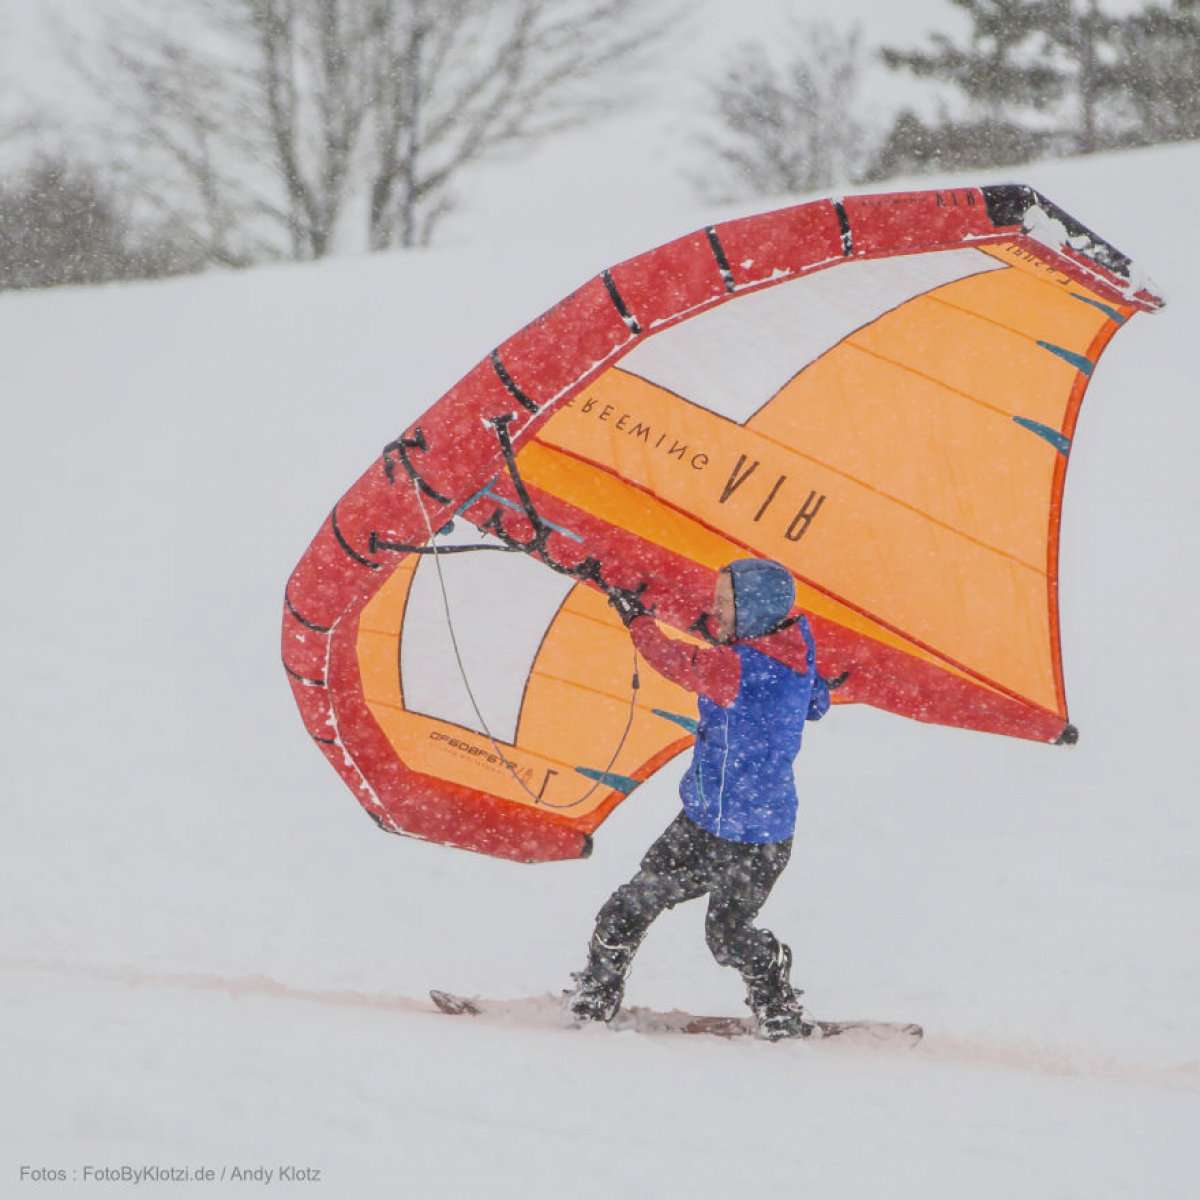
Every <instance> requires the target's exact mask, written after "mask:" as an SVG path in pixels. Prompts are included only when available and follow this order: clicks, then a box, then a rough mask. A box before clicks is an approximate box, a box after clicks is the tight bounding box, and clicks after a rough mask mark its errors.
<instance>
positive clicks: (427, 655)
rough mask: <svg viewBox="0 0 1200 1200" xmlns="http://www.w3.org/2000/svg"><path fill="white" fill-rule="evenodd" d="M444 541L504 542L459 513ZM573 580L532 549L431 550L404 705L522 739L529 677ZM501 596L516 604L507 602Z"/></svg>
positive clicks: (407, 637) (413, 614)
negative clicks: (523, 703)
mask: <svg viewBox="0 0 1200 1200" xmlns="http://www.w3.org/2000/svg"><path fill="white" fill-rule="evenodd" d="M437 544H438V545H439V547H442V548H444V549H450V548H451V547H453V546H463V545H471V546H477V545H491V546H492V547H495V546H496V545H498V543H497V542H496V540H495V539H494V538H489V537H486V536H484V535H482V534H480V532H479V531H478V530H477V529H475V528H474V527H473V526H471V525H470V524H468V523H467V522H466V521H463V520H461V519H460V520H458V521H456V522H455V527H454V531H453V532H452V533H451V534H449V535H448V536H447V535H439V536H438V538H437ZM439 568H440V569H439ZM573 584H574V581H573V580H572V579H570V578H568V577H567V576H565V575H560V574H558V573H557V572H555V571H549V570H547V569H546V567H545V566H544V565H543V564H542V563H539V562H536V561H534V560H533V559H532V558H530V557H529V556H528V555H527V554H519V553H505V552H503V551H499V550H496V549H490V550H480V551H476V552H467V553H454V554H439V555H438V556H437V557H436V561H435V557H434V556H433V555H432V554H426V555H424V556H423V557H422V559H421V562H420V563H419V565H418V566H417V570H416V572H415V573H414V577H413V582H412V586H411V588H410V590H409V594H408V603H407V605H406V607H405V613H404V627H403V629H402V630H401V634H400V682H401V687H402V689H403V693H404V706H405V708H407V709H408V710H409V712H417V713H423V714H425V715H426V716H429V717H436V718H437V719H439V720H442V721H449V722H451V723H452V724H455V725H460V726H462V727H463V728H464V729H473V730H475V731H476V732H477V733H482V734H485V735H487V734H490V735H491V736H492V737H494V738H495V739H496V740H497V741H500V742H507V743H508V744H509V745H512V744H513V743H515V741H516V736H517V721H518V719H519V717H520V713H521V700H522V697H523V695H524V690H525V681H526V679H527V678H528V676H529V671H530V668H531V667H532V666H533V662H534V659H535V658H536V656H537V652H538V649H539V647H540V646H541V643H542V639H543V637H544V636H545V633H546V630H547V628H548V627H549V626H550V623H551V621H553V619H554V616H555V614H556V613H557V612H558V610H559V608H560V607H561V606H562V603H563V601H564V600H565V599H566V597H567V594H568V593H569V592H570V590H571V588H572V586H573ZM443 585H444V588H445V591H444V593H443ZM500 597H509V598H515V600H516V602H515V603H509V604H502V603H500V602H499V598H500ZM447 613H448V614H449V619H448V618H447ZM464 676H465V678H464ZM468 684H469V690H468ZM472 695H473V696H474V701H472ZM476 705H478V708H479V712H478V713H477V712H476ZM480 715H482V717H483V720H482V721H481V720H480ZM485 725H486V728H485Z"/></svg>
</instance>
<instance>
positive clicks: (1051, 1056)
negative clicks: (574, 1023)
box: [0, 958, 1200, 1093]
mask: <svg viewBox="0 0 1200 1200" xmlns="http://www.w3.org/2000/svg"><path fill="white" fill-rule="evenodd" d="M0 964H2V965H3V967H4V968H5V969H7V970H18V971H30V972H35V973H38V974H42V975H55V976H66V977H70V978H75V979H86V980H89V981H92V982H97V983H112V984H117V985H122V986H126V987H139V988H168V989H182V990H185V991H191V992H216V993H223V994H225V995H228V996H232V997H233V998H234V999H235V1000H244V999H266V1000H284V1001H289V1002H298V1003H302V1004H315V1005H325V1006H329V1007H334V1008H349V1009H354V1008H357V1009H371V1010H375V1011H378V1012H392V1013H404V1014H408V1015H413V1016H437V1017H439V1018H440V1017H443V1016H445V1014H443V1013H441V1012H440V1011H439V1010H438V1008H437V1007H436V1005H434V1003H433V1002H432V1001H431V1000H429V999H416V998H414V997H411V996H403V995H389V994H388V993H385V992H362V991H356V990H353V989H348V988H346V989H340V988H313V987H298V986H296V985H294V984H290V983H284V982H283V981H281V980H278V979H272V978H271V977H270V976H269V975H261V974H255V975H219V974H216V973H211V974H210V973H206V972H200V971H195V972H182V971H181V972H165V971H164V972H154V971H138V970H133V969H131V968H123V967H108V966H103V965H101V964H89V963H68V962H55V961H50V960H37V959H21V958H12V959H0ZM459 1019H460V1020H463V1021H471V1022H478V1023H479V1024H480V1025H484V1026H498V1027H509V1028H512V1027H514V1026H517V1027H520V1028H522V1029H527V1030H533V1029H543V1030H546V1031H547V1032H552V1031H556V1030H557V1031H563V1030H564V1027H563V1026H559V1025H555V1024H553V1023H552V1022H547V1021H545V1020H543V1019H540V1018H539V1017H538V1016H535V1015H532V1014H529V1013H503V1012H501V1013H493V1014H489V1015H487V1016H483V1017H472V1016H464V1017H461V1018H459ZM566 1031H569V1030H566ZM637 1036H639V1037H662V1036H668V1037H672V1038H674V1037H678V1036H679V1035H678V1034H667V1035H663V1034H655V1033H653V1032H647V1031H644V1032H640V1033H639V1034H638V1035H637ZM750 1044H754V1043H750ZM831 1044H832V1045H833V1046H835V1048H836V1049H835V1053H837V1052H844V1053H855V1054H859V1053H861V1054H864V1055H865V1054H870V1055H887V1056H889V1057H897V1056H900V1057H904V1056H908V1055H915V1056H916V1058H917V1059H918V1060H924V1061H928V1062H932V1063H937V1064H946V1065H949V1066H958V1067H975V1068H998V1069H1003V1070H1012V1071H1029V1072H1036V1073H1038V1074H1042V1075H1054V1076H1062V1077H1065V1078H1080V1079H1091V1080H1095V1081H1097V1082H1100V1083H1109V1084H1135V1085H1147V1086H1151V1087H1157V1088H1166V1089H1172V1090H1179V1091H1188V1092H1197V1093H1200V1061H1189V1062H1184V1063H1179V1064H1177V1065H1173V1066H1171V1065H1168V1066H1161V1065H1155V1064H1150V1063H1137V1062H1130V1061H1126V1060H1122V1059H1119V1058H1117V1057H1115V1056H1112V1055H1108V1054H1102V1055H1097V1054H1091V1053H1089V1052H1088V1051H1086V1050H1084V1049H1081V1048H1078V1047H1075V1048H1067V1047H1061V1046H1044V1045H1037V1044H1035V1043H1032V1042H1027V1041H1021V1040H1016V1039H1009V1038H997V1037H993V1036H990V1035H984V1034H974V1035H960V1034H954V1033H949V1032H945V1031H937V1030H934V1031H930V1030H928V1029H926V1031H925V1037H924V1039H923V1040H922V1042H921V1043H920V1045H919V1046H917V1047H915V1048H910V1047H907V1046H899V1045H897V1046H876V1047H870V1048H869V1049H868V1048H864V1047H863V1046H862V1045H861V1043H839V1042H836V1041H835V1042H833V1043H831ZM825 1052H826V1048H825V1047H824V1046H822V1053H825Z"/></svg>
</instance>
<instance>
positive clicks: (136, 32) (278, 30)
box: [74, 0, 665, 263]
mask: <svg viewBox="0 0 1200 1200" xmlns="http://www.w3.org/2000/svg"><path fill="white" fill-rule="evenodd" d="M163 7H164V6H160V5H157V4H154V3H151V2H150V0H138V2H137V3H136V4H134V5H133V6H132V7H129V8H127V10H126V11H125V13H124V14H123V16H122V18H121V19H120V21H119V23H114V24H112V25H111V26H110V28H109V33H108V37H107V38H106V42H105V45H104V47H103V48H102V50H101V52H100V53H99V55H98V56H92V57H89V56H88V55H86V54H85V53H82V52H81V51H80V50H78V49H76V51H75V52H74V61H75V63H76V66H77V68H78V69H79V70H80V72H81V73H82V74H84V75H85V76H86V77H87V78H88V79H89V80H90V82H91V83H92V85H93V87H94V88H95V90H96V92H97V94H98V95H100V96H102V97H103V98H104V100H105V102H106V105H107V107H108V110H109V111H110V112H113V113H116V114H118V115H119V116H120V118H121V128H122V129H123V130H124V134H123V138H124V140H125V144H126V145H127V146H128V147H129V148H130V150H131V151H132V152H131V153H129V154H127V155H126V159H127V164H128V167H129V171H130V175H131V177H138V178H140V179H142V180H146V179H147V178H148V177H149V176H150V175H151V174H152V172H148V171H147V165H148V164H149V163H150V162H151V161H153V162H155V163H158V164H164V165H165V166H166V167H167V170H166V175H165V176H164V178H163V180H162V184H164V185H165V183H166V181H167V178H168V177H169V179H170V180H173V181H174V185H175V186H174V187H169V186H163V185H160V186H157V187H145V186H143V191H144V192H145V194H146V195H147V196H148V197H153V198H155V199H156V200H157V201H158V202H159V203H160V204H161V205H163V206H166V207H173V208H175V209H176V210H178V211H182V212H183V213H184V214H185V215H186V217H187V219H188V221H189V223H190V226H191V227H192V228H193V229H194V231H195V236H196V239H197V241H198V243H200V244H203V245H204V246H206V247H207V252H208V253H209V255H210V257H212V258H213V259H214V260H215V261H220V262H234V263H236V262H241V261H251V260H254V259H259V258H263V257H267V256H271V255H274V256H284V257H291V258H319V257H321V256H323V255H325V254H327V253H329V252H330V250H331V249H333V248H334V246H335V244H336V240H337V238H338V237H339V236H343V235H344V231H345V229H346V225H347V222H348V219H349V216H350V215H351V214H354V215H355V216H356V217H358V219H360V220H363V221H364V225H365V228H364V229H363V236H362V237H361V242H365V243H366V244H367V245H368V246H370V247H371V248H373V249H381V248H384V247H387V246H392V245H397V244H400V245H416V244H423V243H425V242H427V241H428V240H429V238H430V237H431V235H432V233H433V231H434V228H435V227H436V225H437V222H438V220H439V219H440V218H441V217H442V216H444V215H445V213H446V212H448V211H449V210H450V208H451V206H452V205H453V203H454V200H455V196H454V191H453V186H454V184H455V183H456V182H457V181H458V180H459V178H460V177H461V175H462V173H463V172H464V171H465V170H466V169H467V168H469V167H470V166H471V165H473V164H475V163H477V162H479V161H480V160H481V159H483V158H485V157H487V156H489V155H494V154H497V153H498V152H500V151H501V150H502V149H505V148H509V149H512V148H515V147H517V146H518V145H519V144H521V143H527V142H529V141H531V140H532V139H534V138H538V137H541V136H544V135H546V134H549V133H552V132H555V131H558V130H561V129H565V128H568V127H570V126H573V125H579V124H582V123H584V122H585V121H588V120H591V119H594V118H595V117H597V116H599V115H602V114H603V113H604V112H606V111H608V109H609V107H610V105H609V104H608V103H607V100H608V96H607V95H606V94H605V88H606V86H609V87H613V86H615V83H614V82H613V81H615V80H617V79H619V78H622V76H621V75H620V74H619V71H620V69H621V68H629V67H632V66H634V65H635V64H636V62H637V60H638V57H639V52H640V51H641V50H642V49H644V48H645V47H647V46H648V45H649V44H651V43H652V42H653V40H654V39H655V38H656V37H658V36H660V35H661V34H662V32H663V31H664V28H665V26H664V25H663V23H662V21H661V14H662V6H661V5H657V6H655V5H653V4H652V3H651V0H180V2H179V3H177V4H175V5H173V6H170V7H171V12H170V14H167V13H164V11H163ZM652 8H657V10H658V13H659V17H660V20H659V23H658V24H653V23H652V22H651V20H650V17H649V15H648V14H649V12H650V10H651V9H652ZM168 17H170V18H172V19H171V20H168ZM361 242H360V244H361Z"/></svg>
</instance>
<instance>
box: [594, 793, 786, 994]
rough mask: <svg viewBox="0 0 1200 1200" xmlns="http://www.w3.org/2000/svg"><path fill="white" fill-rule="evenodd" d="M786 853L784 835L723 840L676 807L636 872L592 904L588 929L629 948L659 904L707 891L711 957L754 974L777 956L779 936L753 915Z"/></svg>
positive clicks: (671, 903)
mask: <svg viewBox="0 0 1200 1200" xmlns="http://www.w3.org/2000/svg"><path fill="white" fill-rule="evenodd" d="M791 853H792V839H791V838H788V839H787V841H784V842H770V843H766V844H763V845H760V844H751V843H747V842H730V841H726V840H725V839H724V838H719V837H716V836H715V835H713V834H711V833H709V832H708V831H707V830H705V829H701V828H700V826H699V825H697V824H696V823H695V822H694V821H691V820H689V818H688V817H687V816H686V815H685V814H684V813H680V814H679V816H677V817H676V818H675V820H674V821H672V822H671V824H670V825H668V826H667V828H666V830H665V831H664V832H663V833H662V835H661V836H660V837H659V839H658V840H657V841H656V842H655V843H654V845H652V846H651V847H650V849H649V850H648V851H647V852H646V856H645V858H643V859H642V862H641V866H640V867H639V868H638V872H637V874H636V875H635V876H634V877H633V878H632V879H631V880H630V881H629V882H628V883H626V884H624V885H622V886H621V887H619V888H617V890H616V891H615V892H614V893H613V894H612V896H611V897H609V899H608V901H607V903H605V905H604V907H603V908H602V909H601V910H600V913H599V915H598V916H597V918H596V935H597V937H598V938H599V940H600V941H601V942H603V943H604V944H606V945H608V946H624V947H629V948H630V950H631V951H632V950H633V949H635V948H636V947H637V946H638V945H639V944H640V943H641V941H642V939H643V938H644V937H645V936H646V933H647V932H648V931H649V929H650V926H651V924H653V922H654V920H655V918H656V917H658V916H659V915H660V914H661V913H662V912H663V910H664V909H668V908H674V907H675V905H677V904H681V903H683V902H684V901H685V900H695V899H697V898H698V897H699V896H703V895H706V894H707V896H708V914H707V917H706V918H705V924H704V932H705V937H706V940H707V941H708V948H709V949H710V950H711V951H712V953H713V957H714V958H715V959H716V960H717V962H719V963H720V964H721V965H722V966H727V967H733V968H735V969H736V970H737V971H739V972H740V973H741V974H742V975H743V976H744V977H746V978H748V979H749V978H754V977H760V976H762V975H764V974H766V972H767V971H769V970H770V969H771V966H772V964H773V963H774V962H776V961H777V959H778V955H779V951H780V943H779V941H778V939H777V938H776V937H775V935H774V934H773V933H771V932H770V931H769V930H766V929H759V928H756V927H755V925H754V924H753V921H754V918H755V917H756V916H758V912H759V909H761V908H762V906H763V905H764V904H765V903H766V900H767V897H768V896H769V895H770V893H771V889H772V887H774V886H775V881H776V880H777V879H778V878H779V876H780V874H781V873H782V871H783V868H784V867H786V866H787V862H788V859H789V858H790V857H791Z"/></svg>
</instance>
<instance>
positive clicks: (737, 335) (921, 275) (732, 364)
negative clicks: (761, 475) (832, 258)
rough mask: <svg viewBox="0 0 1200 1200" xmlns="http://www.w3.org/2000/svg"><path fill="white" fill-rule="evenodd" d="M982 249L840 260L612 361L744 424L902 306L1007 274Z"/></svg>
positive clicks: (695, 320)
mask: <svg viewBox="0 0 1200 1200" xmlns="http://www.w3.org/2000/svg"><path fill="white" fill-rule="evenodd" d="M1004 269H1005V264H1004V263H1001V262H998V261H997V260H996V259H995V258H993V257H991V256H990V255H988V254H984V253H983V252H982V251H980V250H942V251H936V252H933V253H925V254H904V255H897V256H895V257H893V258H878V259H864V260H862V261H859V262H849V263H839V264H838V265H837V268H836V270H822V271H815V272H813V274H811V275H804V276H801V277H800V278H798V279H794V280H791V281H789V282H787V283H780V284H776V285H775V286H773V287H768V288H764V289H762V290H761V291H758V292H751V293H749V294H747V295H745V296H741V297H736V298H735V299H733V300H732V301H730V302H727V303H725V304H721V305H718V306H717V307H716V308H714V309H712V310H711V311H710V312H707V313H702V314H701V315H699V316H696V317H693V318H692V319H691V320H690V321H684V322H683V323H682V324H679V325H674V326H671V327H670V328H668V329H665V330H663V331H662V332H661V333H657V334H655V335H654V336H652V337H648V338H646V339H645V340H644V341H642V342H641V343H639V345H637V346H636V347H635V348H634V349H633V350H631V351H630V352H629V353H628V354H627V355H625V357H624V358H622V359H621V361H620V363H619V364H618V365H619V367H620V369H621V370H622V371H627V372H629V373H630V374H632V375H637V376H639V377H641V378H642V379H645V380H646V381H647V382H649V383H653V384H657V385H658V386H659V387H663V388H666V389H667V391H670V392H674V393H675V394H676V395H677V396H682V397H683V398H684V399H685V400H690V401H691V402H692V403H693V404H699V405H701V406H702V407H704V408H707V409H710V410H712V411H713V412H716V413H720V414H721V415H722V416H724V417H727V418H728V419H729V420H731V421H736V422H737V423H738V424H739V425H742V424H745V423H746V422H747V421H748V420H749V419H750V418H751V417H752V416H754V414H755V413H756V412H758V410H759V409H760V408H762V406H763V405H764V404H766V403H767V401H769V400H770V399H771V398H772V397H773V396H774V395H775V394H776V393H777V392H778V391H779V390H780V388H782V387H784V385H785V384H787V383H788V381H789V380H791V379H792V378H793V377H794V376H796V375H798V374H799V373H800V372H801V371H802V370H803V369H804V368H805V367H806V366H808V365H809V364H810V363H812V362H815V361H816V360H817V359H818V358H820V357H821V355H822V354H824V353H825V352H826V351H827V350H830V349H832V348H833V347H834V346H836V345H837V344H838V342H840V341H842V340H843V339H844V338H845V337H846V336H848V335H849V334H851V333H853V332H854V331H855V330H856V329H861V328H862V327H863V326H865V325H869V324H870V323H871V322H872V321H876V320H878V319H879V318H880V317H882V316H883V315H884V314H885V313H888V312H890V311H891V310H892V309H894V308H897V307H898V306H899V305H901V304H903V303H904V302H905V301H906V300H911V299H912V298H913V297H914V296H919V295H921V294H922V293H924V292H929V291H933V290H934V289H935V288H939V287H942V286H944V285H945V284H948V283H953V282H954V281H955V280H958V279H966V278H967V277H968V276H970V275H979V274H982V273H983V272H985V271H996V270H1004Z"/></svg>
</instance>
